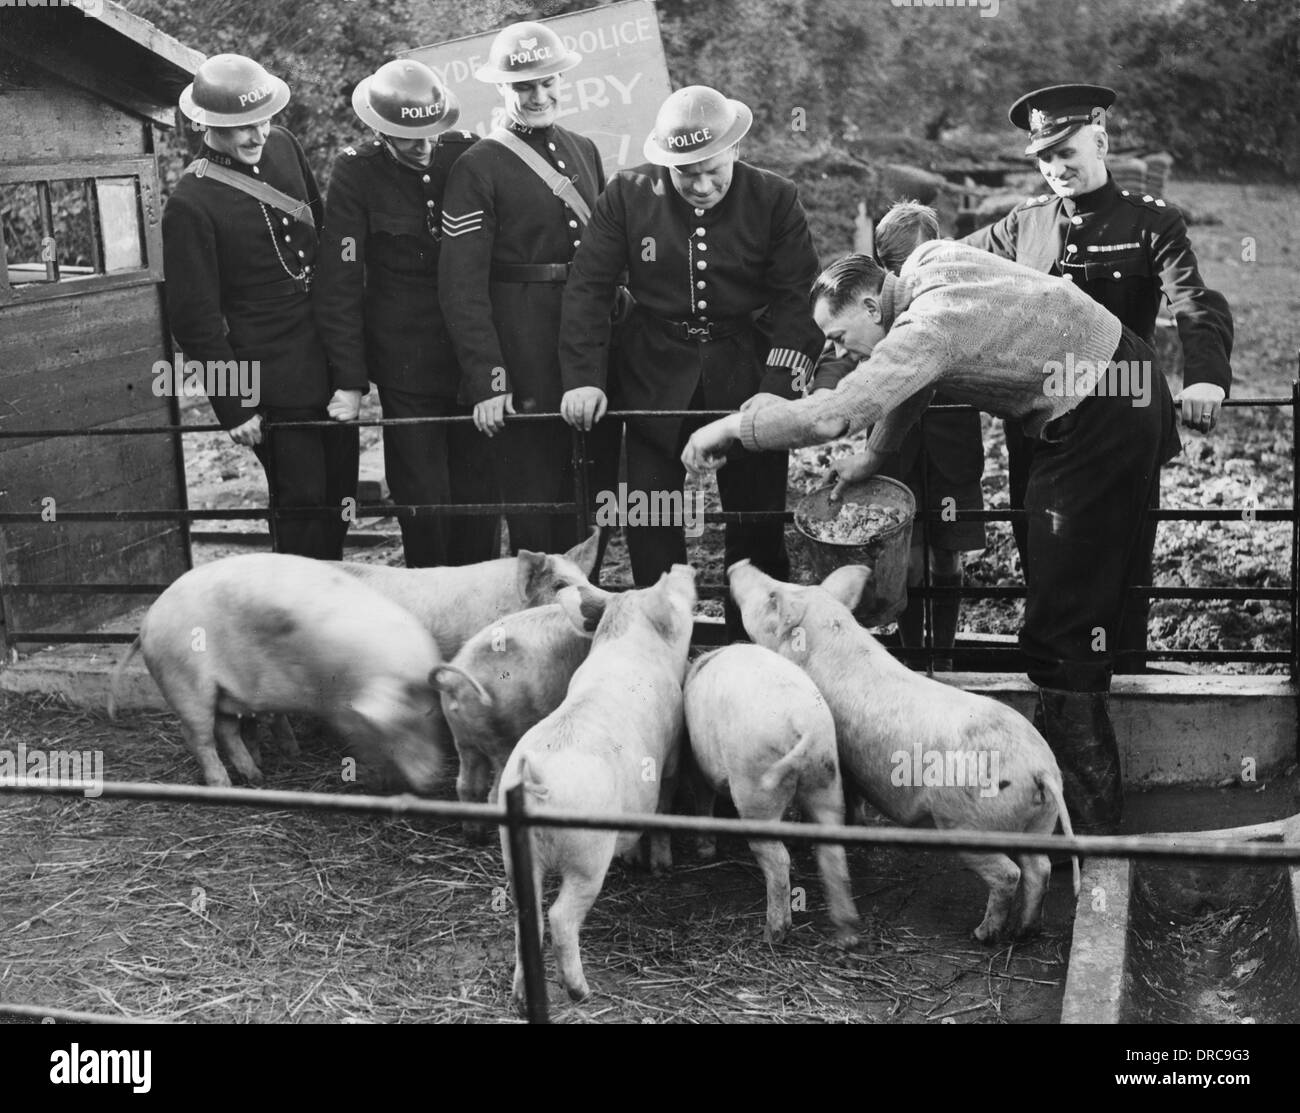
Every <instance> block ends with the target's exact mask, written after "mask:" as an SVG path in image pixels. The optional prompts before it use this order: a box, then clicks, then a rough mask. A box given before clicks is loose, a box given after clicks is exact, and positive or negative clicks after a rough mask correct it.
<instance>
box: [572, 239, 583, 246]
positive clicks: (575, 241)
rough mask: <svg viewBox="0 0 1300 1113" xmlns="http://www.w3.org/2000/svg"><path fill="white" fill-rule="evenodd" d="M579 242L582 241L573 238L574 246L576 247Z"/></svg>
mask: <svg viewBox="0 0 1300 1113" xmlns="http://www.w3.org/2000/svg"><path fill="white" fill-rule="evenodd" d="M581 243H582V241H581V240H574V241H573V246H574V247H578V246H579V245H580V244H581Z"/></svg>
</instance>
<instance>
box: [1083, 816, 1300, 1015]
mask: <svg viewBox="0 0 1300 1113" xmlns="http://www.w3.org/2000/svg"><path fill="white" fill-rule="evenodd" d="M1160 837H1163V838H1167V839H1169V840H1170V841H1172V842H1180V841H1182V842H1185V841H1187V840H1188V839H1189V838H1196V839H1205V838H1218V839H1229V840H1241V841H1251V842H1287V843H1300V815H1295V816H1292V817H1291V818H1290V819H1287V820H1277V821H1273V822H1270V823H1260V824H1254V825H1252V826H1248V827H1237V828H1229V829H1227V830H1219V831H1197V832H1180V833H1164V834H1162V835H1161V836H1160ZM1297 1022H1300V867H1290V866H1285V865H1281V866H1278V865H1259V866H1252V865H1244V864H1240V863H1233V864H1212V863H1203V862H1172V861H1163V862H1161V861H1154V860H1149V859H1148V860H1134V861H1126V860H1123V859H1093V860H1092V861H1090V862H1088V863H1086V865H1085V868H1084V873H1083V884H1082V888H1081V890H1080V893H1079V903H1078V909H1077V912H1076V915H1075V921H1074V938H1073V941H1072V944H1071V949H1070V962H1069V971H1068V974H1067V978H1066V986H1065V998H1064V1000H1063V1002H1062V1006H1061V1023H1063V1024H1188V1023H1201V1024H1205V1023H1209V1024H1295V1023H1297Z"/></svg>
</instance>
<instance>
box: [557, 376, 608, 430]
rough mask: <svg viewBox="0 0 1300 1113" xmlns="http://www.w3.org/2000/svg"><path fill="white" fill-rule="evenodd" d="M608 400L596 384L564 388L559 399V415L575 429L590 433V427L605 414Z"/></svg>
mask: <svg viewBox="0 0 1300 1113" xmlns="http://www.w3.org/2000/svg"><path fill="white" fill-rule="evenodd" d="M608 408H609V400H608V399H607V398H606V397H605V392H604V391H603V390H601V389H600V387H598V386H579V387H574V388H573V390H566V391H565V392H564V397H563V398H561V399H560V415H561V416H562V417H563V418H564V420H565V421H567V422H568V423H569V424H570V425H572V426H573V427H574V428H575V429H581V430H583V432H586V433H590V432H591V427H592V426H593V425H595V424H596V422H598V421H599V420H600V419H601V418H602V417H604V416H605V411H606V409H608Z"/></svg>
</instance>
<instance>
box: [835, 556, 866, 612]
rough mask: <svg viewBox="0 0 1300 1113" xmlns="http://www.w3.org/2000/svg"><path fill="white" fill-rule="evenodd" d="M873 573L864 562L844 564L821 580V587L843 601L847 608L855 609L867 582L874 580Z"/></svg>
mask: <svg viewBox="0 0 1300 1113" xmlns="http://www.w3.org/2000/svg"><path fill="white" fill-rule="evenodd" d="M875 579H876V577H875V575H874V574H873V573H872V571H871V569H870V568H868V567H867V566H866V565H865V564H846V565H845V566H844V567H843V568H837V569H835V571H834V572H832V573H831V574H830V575H829V576H827V577H826V579H824V580H822V589H823V590H824V591H827V592H829V593H830V595H831V597H832V598H834V599H836V600H838V601H839V602H841V603H843V604H844V605H845V606H846V607H848V608H849V610H851V611H852V610H856V609H857V606H858V603H859V602H861V600H862V593H863V592H864V591H865V590H866V589H867V586H868V585H869V584H872V583H874V582H875Z"/></svg>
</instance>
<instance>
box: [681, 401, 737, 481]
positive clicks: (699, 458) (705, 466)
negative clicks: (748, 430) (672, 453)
mask: <svg viewBox="0 0 1300 1113" xmlns="http://www.w3.org/2000/svg"><path fill="white" fill-rule="evenodd" d="M739 437H740V414H738V413H734V414H728V415H727V416H726V417H720V418H718V420H717V421H710V422H709V424H708V425H705V426H703V427H702V428H700V429H696V430H695V432H694V433H692V434H691V439H690V440H689V441H687V442H686V447H685V448H684V449H683V450H682V463H683V464H685V465H686V470H687V471H689V472H690V473H691V474H692V475H696V476H699V475H703V474H704V473H705V472H711V471H717V470H718V469H719V468H720V467H722V465H723V464H725V463H726V462H727V456H726V453H727V449H728V448H730V447H731V445H732V443H733V442H734V441H736V440H737V439H738V438H739Z"/></svg>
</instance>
